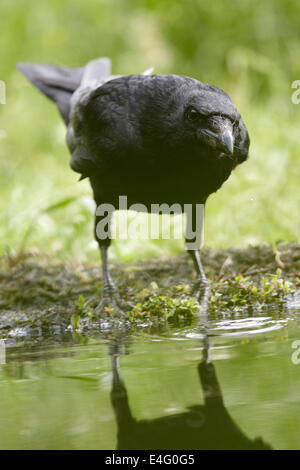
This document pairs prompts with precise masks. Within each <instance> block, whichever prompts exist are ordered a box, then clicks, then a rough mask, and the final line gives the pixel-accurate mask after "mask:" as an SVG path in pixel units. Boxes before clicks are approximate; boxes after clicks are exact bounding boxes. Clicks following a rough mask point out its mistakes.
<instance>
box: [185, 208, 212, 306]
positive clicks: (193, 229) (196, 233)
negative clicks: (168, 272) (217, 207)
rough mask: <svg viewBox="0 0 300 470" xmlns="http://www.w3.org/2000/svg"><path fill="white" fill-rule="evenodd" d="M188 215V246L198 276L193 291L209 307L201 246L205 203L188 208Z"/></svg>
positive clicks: (203, 304) (186, 239) (207, 286)
mask: <svg viewBox="0 0 300 470" xmlns="http://www.w3.org/2000/svg"><path fill="white" fill-rule="evenodd" d="M186 216H187V225H186V236H185V242H186V248H187V252H188V253H189V255H190V256H191V258H192V260H193V263H194V267H195V270H196V273H197V277H198V279H197V281H196V283H195V285H194V287H193V291H194V293H195V295H196V297H197V299H198V300H199V301H200V302H201V304H202V306H203V307H205V308H207V303H208V296H209V283H208V281H207V279H206V276H205V273H204V269H203V266H202V263H201V257H200V246H201V243H202V238H203V235H202V234H203V224H204V204H198V205H193V206H190V207H189V209H188V210H186Z"/></svg>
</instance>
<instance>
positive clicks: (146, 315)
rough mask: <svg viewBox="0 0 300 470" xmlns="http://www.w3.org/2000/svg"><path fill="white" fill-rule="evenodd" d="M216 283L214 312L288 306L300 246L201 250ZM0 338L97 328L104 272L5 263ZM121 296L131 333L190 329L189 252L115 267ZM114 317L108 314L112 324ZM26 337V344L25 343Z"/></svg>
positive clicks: (39, 259) (298, 284)
mask: <svg viewBox="0 0 300 470" xmlns="http://www.w3.org/2000/svg"><path fill="white" fill-rule="evenodd" d="M202 259H203V264H204V268H205V272H206V274H207V276H208V278H209V280H210V284H211V298H210V306H209V314H210V315H211V316H213V317H217V316H222V317H223V318H224V315H227V316H233V315H236V314H237V312H239V314H243V315H251V314H252V313H253V311H255V310H259V309H260V308H262V307H266V306H268V305H274V304H277V305H284V302H285V301H286V299H287V298H289V297H291V295H293V293H294V292H295V291H296V290H297V289H299V288H300V243H292V244H279V245H277V249H276V250H274V249H273V248H272V247H270V246H257V247H249V248H247V249H227V250H217V251H216V250H203V254H202ZM0 262H1V271H0V293H1V297H0V336H1V338H6V339H7V340H9V341H11V342H14V341H15V342H17V341H19V342H20V341H21V342H22V341H24V338H27V339H28V337H29V336H30V337H32V338H34V339H36V338H39V340H42V339H43V338H47V339H49V338H50V339H51V341H62V340H64V338H68V337H69V336H70V334H71V333H72V332H73V333H74V331H77V332H81V333H82V332H84V333H85V334H89V333H91V332H94V331H95V330H97V328H98V329H99V322H98V321H97V320H96V319H95V316H94V308H95V306H96V305H97V303H98V302H99V299H100V294H101V287H102V273H101V266H100V263H99V265H96V264H95V265H94V266H88V265H82V264H79V263H76V262H75V261H72V262H69V263H65V264H62V263H60V262H57V261H56V260H54V259H52V258H50V257H47V256H41V255H39V256H37V255H35V256H33V255H27V256H24V257H22V258H21V259H14V258H7V257H3V258H1V260H0ZM112 275H113V276H114V279H115V280H116V281H117V284H118V286H119V291H120V295H121V296H122V298H124V299H125V300H130V301H131V302H133V303H134V304H135V307H134V309H133V310H132V312H130V314H129V323H131V325H132V328H138V327H139V325H143V328H144V327H145V325H147V324H148V325H150V326H151V328H153V327H154V326H156V327H157V326H158V325H163V324H166V323H173V324H174V323H178V324H180V325H181V324H182V325H186V324H190V323H191V322H192V321H193V318H195V316H197V312H198V310H199V306H198V303H197V300H196V299H194V297H193V296H192V285H193V281H195V275H194V272H193V267H192V264H191V262H190V260H189V258H188V256H187V255H186V254H185V253H182V254H181V255H179V256H172V257H170V256H168V257H160V258H159V259H149V260H147V261H143V262H141V263H139V264H134V265H133V264H114V265H113V267H112ZM113 315H114V312H113V310H110V309H108V310H107V318H108V319H109V318H110V317H112V316H113ZM27 339H26V341H27Z"/></svg>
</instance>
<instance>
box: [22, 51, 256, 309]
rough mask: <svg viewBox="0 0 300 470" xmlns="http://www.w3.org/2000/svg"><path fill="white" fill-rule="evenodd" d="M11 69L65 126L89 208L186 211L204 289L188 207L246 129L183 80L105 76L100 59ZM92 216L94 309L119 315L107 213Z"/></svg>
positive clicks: (244, 144) (234, 159) (209, 188)
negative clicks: (98, 260)
mask: <svg viewBox="0 0 300 470" xmlns="http://www.w3.org/2000/svg"><path fill="white" fill-rule="evenodd" d="M18 67H19V69H20V70H21V72H23V73H24V75H26V77H27V78H28V79H29V80H30V81H31V82H32V83H33V84H34V85H35V86H36V87H38V88H39V89H40V90H41V91H42V92H43V93H44V94H45V95H47V96H48V97H49V98H50V99H52V100H53V101H54V102H55V103H56V104H57V107H58V109H59V111H60V113H61V115H62V118H63V120H64V121H65V123H66V125H67V144H68V147H69V150H70V152H71V155H72V157H71V168H72V169H73V170H74V171H76V172H78V173H80V174H81V175H82V176H81V178H84V177H88V178H89V180H90V183H91V186H92V189H93V193H94V199H95V202H96V205H97V206H101V205H103V204H108V205H109V206H108V207H109V208H116V209H118V208H119V196H126V197H127V203H128V206H131V205H132V204H143V206H144V207H145V208H146V210H149V211H151V210H152V208H153V204H156V205H161V204H163V205H164V207H171V208H172V207H173V209H174V207H175V206H174V205H176V207H177V208H178V206H179V207H180V208H182V210H183V211H185V212H186V213H187V217H188V220H187V227H188V228H189V233H188V234H187V235H186V240H187V249H188V252H189V253H190V255H191V256H192V259H193V261H194V264H195V268H196V271H197V275H198V282H197V287H198V290H199V293H200V292H202V294H203V290H205V291H206V292H207V285H208V283H207V280H206V277H205V274H204V271H203V268H202V264H201V260H200V254H199V248H200V247H199V246H198V245H199V242H198V239H199V237H197V233H196V229H197V228H199V227H198V225H199V223H198V222H197V217H196V216H197V214H198V212H197V210H198V208H199V207H204V205H205V203H206V200H207V198H208V196H209V195H210V194H211V193H213V192H215V191H217V190H218V189H219V188H220V187H221V186H222V184H223V183H224V181H226V180H227V178H228V177H229V175H230V173H231V171H232V170H233V169H234V168H235V167H236V166H237V165H238V164H240V163H242V162H243V161H245V160H246V159H247V156H248V149H249V136H248V133H247V129H246V127H245V124H244V122H243V120H242V118H241V116H240V114H239V113H238V111H237V109H236V108H235V106H234V104H233V103H232V101H231V99H230V97H229V96H228V95H227V94H226V93H225V92H224V91H222V90H221V89H219V88H217V87H215V86H212V85H208V84H205V83H201V82H199V81H198V80H195V79H193V78H189V77H184V76H178V75H151V74H150V73H145V74H141V75H130V76H112V75H111V71H110V61H109V59H106V58H102V59H96V60H94V61H91V62H89V63H88V64H87V65H86V66H85V67H83V68H73V69H72V68H67V67H55V66H53V65H47V64H27V63H22V64H19V65H18ZM149 72H150V71H149ZM102 207H103V206H102ZM186 208H188V209H189V210H187V209H186ZM160 209H161V208H160ZM160 209H159V211H160ZM173 209H172V210H173ZM108 212H109V211H108ZM161 212H162V211H161ZM200 212H201V211H200ZM200 212H199V213H200ZM96 214H97V215H96V223H95V228H96V230H95V233H96V239H97V241H98V244H99V247H100V251H101V256H102V263H103V274H104V287H103V293H102V300H101V302H100V304H99V306H98V308H97V311H98V312H101V311H102V310H103V308H104V307H105V306H106V305H108V304H110V305H113V306H115V307H117V306H118V305H120V304H121V308H122V301H121V300H120V298H119V296H118V294H117V290H116V288H115V286H114V283H113V281H112V279H111V277H110V273H109V269H108V262H107V249H108V247H109V245H110V237H109V230H106V229H104V224H103V225H101V222H104V221H106V219H107V216H108V214H107V213H106V214H105V213H104V212H102V211H101V210H100V211H98V212H96ZM110 215H111V213H110ZM106 228H107V227H106ZM197 243H198V244H197Z"/></svg>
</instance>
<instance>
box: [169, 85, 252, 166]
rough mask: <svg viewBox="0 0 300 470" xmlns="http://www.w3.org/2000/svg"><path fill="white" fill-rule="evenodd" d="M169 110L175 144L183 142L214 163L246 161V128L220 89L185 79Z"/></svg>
mask: <svg viewBox="0 0 300 470" xmlns="http://www.w3.org/2000/svg"><path fill="white" fill-rule="evenodd" d="M170 109H171V112H170V118H169V125H170V128H171V127H172V126H174V124H175V126H176V129H177V132H176V136H177V137H176V141H177V142H176V144H177V145H180V142H182V143H184V145H187V146H188V145H190V147H191V148H193V150H194V151H196V152H197V149H199V153H201V155H203V156H204V157H207V158H213V159H217V160H219V159H222V158H229V159H232V160H233V161H235V162H236V163H241V162H242V161H244V160H245V159H246V158H247V156H248V149H249V136H248V133H247V130H246V127H245V125H244V123H243V121H242V118H241V116H240V114H239V113H238V111H237V109H236V108H235V106H234V104H233V103H232V101H231V99H230V98H229V96H228V95H227V94H226V93H225V92H224V91H223V90H220V89H219V88H216V87H214V86H212V85H207V84H204V83H201V82H198V81H196V80H193V79H186V81H185V82H183V84H182V86H181V87H180V88H179V89H178V91H177V92H176V93H175V94H174V96H173V97H172V99H171V106H170ZM172 122H173V124H172ZM187 148H188V147H187Z"/></svg>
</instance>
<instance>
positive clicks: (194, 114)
mask: <svg viewBox="0 0 300 470" xmlns="http://www.w3.org/2000/svg"><path fill="white" fill-rule="evenodd" d="M200 116H201V114H200V113H199V112H198V111H197V109H195V108H192V107H191V108H188V109H187V112H186V117H187V119H188V120H189V121H191V122H195V121H198V119H199V118H200Z"/></svg>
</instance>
